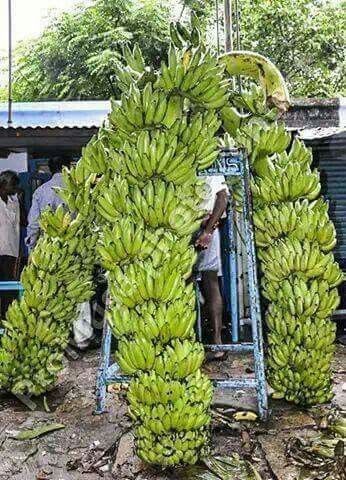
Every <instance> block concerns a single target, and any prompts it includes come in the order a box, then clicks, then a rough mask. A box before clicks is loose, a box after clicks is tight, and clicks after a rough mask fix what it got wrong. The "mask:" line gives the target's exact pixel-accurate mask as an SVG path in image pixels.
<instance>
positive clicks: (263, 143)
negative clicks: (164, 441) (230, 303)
mask: <svg viewBox="0 0 346 480" xmlns="http://www.w3.org/2000/svg"><path fill="white" fill-rule="evenodd" d="M255 57H256V55H255V56H254V57H253V58H255ZM223 62H224V63H225V64H226V65H227V71H228V73H235V72H236V70H235V69H236V68H238V67H242V68H244V69H245V70H246V69H248V73H249V74H250V75H251V76H254V77H256V76H258V75H262V73H263V72H265V69H263V70H262V73H260V68H259V67H258V66H256V65H254V64H251V62H249V64H248V65H245V63H244V62H243V59H242V55H240V56H239V57H238V56H237V53H236V52H235V54H234V56H233V57H232V54H231V55H230V56H229V57H228V56H225V57H223ZM260 63H261V62H260ZM268 65H269V64H268ZM274 73H275V72H274ZM275 76H276V80H275ZM272 81H273V83H271V82H272ZM275 83H276V85H275ZM268 85H269V87H268ZM268 85H266V87H265V88H266V91H264V92H263V95H262V96H260V95H259V94H258V93H257V92H256V90H255V89H252V91H251V92H250V93H249V92H246V93H245V95H244V96H243V95H240V94H239V95H238V96H236V95H235V94H233V96H232V95H231V98H233V99H235V106H234V105H227V106H225V107H224V108H223V109H222V111H221V118H222V120H223V124H224V128H225V129H226V131H228V132H230V133H232V134H233V136H234V137H235V139H236V142H237V144H238V145H239V146H241V147H244V148H246V150H247V151H248V154H249V158H250V162H251V167H252V174H253V178H252V181H251V189H252V194H253V200H254V217H253V220H254V225H255V238H256V244H257V247H258V251H257V254H258V258H259V261H260V267H261V271H262V273H263V276H262V280H261V286H262V294H263V296H264V297H265V298H266V299H267V301H268V303H269V304H268V307H267V312H266V323H267V325H268V329H269V333H268V344H269V354H268V358H267V365H268V370H267V377H268V381H269V383H270V385H271V386H272V387H273V388H274V389H275V394H274V395H275V396H276V397H278V398H283V397H284V398H285V399H286V400H288V401H292V402H294V403H297V404H302V405H313V404H316V403H324V402H328V401H329V400H330V399H331V398H332V386H331V378H332V374H331V361H332V358H333V353H334V349H335V347H334V341H335V325H334V324H333V323H332V322H331V321H330V320H329V318H330V317H331V315H332V314H333V312H334V310H335V309H336V308H337V306H338V304H339V295H338V291H337V288H336V287H337V286H338V285H339V284H340V283H341V282H342V281H343V278H344V276H343V273H342V272H341V270H340V268H339V266H338V264H337V263H336V262H335V261H334V257H333V254H332V253H331V252H332V250H333V248H334V246H335V244H336V234H335V227H334V225H333V223H332V222H331V221H330V219H329V215H328V202H326V201H324V200H323V199H322V198H318V197H319V194H320V188H321V186H320V181H319V174H318V172H317V171H316V170H314V171H312V170H311V163H312V154H311V151H310V150H309V149H307V148H306V147H305V146H304V144H303V143H302V142H301V141H299V140H298V139H295V140H294V141H293V142H292V143H291V137H290V135H289V133H288V132H286V130H285V127H284V125H283V124H278V123H277V122H276V119H275V118H274V114H275V111H274V110H271V111H270V110H269V111H268V109H267V108H266V105H265V100H263V98H265V97H266V96H268V95H269V96H272V93H270V90H268V88H269V89H270V88H273V90H272V92H276V93H277V96H276V98H275V96H274V99H273V100H274V102H272V103H274V104H275V105H276V107H278V108H280V107H286V105H287V102H286V100H287V99H288V97H287V94H286V89H285V87H284V86H283V85H282V79H281V77H280V76H278V75H276V74H275V75H274V76H272V77H269V83H268ZM280 85H281V86H280ZM268 92H269V93H268ZM261 97H262V98H261ZM256 99H258V103H257V104H256V103H255V100H256ZM235 107H237V108H244V109H245V110H246V111H247V113H246V114H241V113H240V112H239V111H238V110H237V108H235ZM290 143H291V146H290V147H289V145H290Z"/></svg>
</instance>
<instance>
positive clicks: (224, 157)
mask: <svg viewBox="0 0 346 480" xmlns="http://www.w3.org/2000/svg"><path fill="white" fill-rule="evenodd" d="M200 175H201V176H210V175H224V176H225V177H238V178H239V179H240V182H241V188H242V193H243V202H242V203H243V207H242V218H243V224H244V232H243V235H244V241H245V245H246V254H247V269H248V285H247V288H248V292H249V298H250V320H251V326H252V339H253V341H252V343H240V342H239V308H238V305H239V295H238V284H237V240H236V232H235V221H234V215H235V210H234V208H233V206H232V205H230V206H229V207H228V211H227V219H226V223H225V226H224V228H223V232H222V242H223V268H224V272H223V273H224V290H225V299H226V304H227V311H228V312H229V315H230V322H229V323H230V336H231V339H232V343H230V344H226V345H205V348H206V350H210V351H227V352H240V353H248V352H252V353H253V355H254V361H255V378H253V379H247V378H232V379H225V380H215V381H213V383H214V385H215V386H216V387H218V388H232V389H248V388H249V389H255V390H256V393H257V401H258V411H259V415H260V417H261V418H262V419H266V418H267V416H268V396H267V388H266V380H265V369H264V354H263V336H262V323H261V313H260V304H259V292H258V282H257V268H256V254H255V243H254V233H253V225H252V201H251V191H250V185H249V181H250V172H249V165H248V160H247V157H246V156H245V155H244V154H242V153H239V152H238V151H236V150H226V149H225V150H223V151H222V152H221V154H220V157H219V159H218V160H217V161H216V162H215V164H214V165H213V166H212V167H211V168H209V169H208V170H204V171H203V172H200ZM196 295H197V300H198V299H199V291H198V287H197V288H196ZM200 310H201V309H200V302H199V301H197V325H196V329H197V337H198V338H199V339H201V338H202V324H201V311H200ZM111 339H112V333H111V329H110V327H109V325H108V324H107V322H105V325H104V330H103V339H102V347H101V359H100V366H99V369H98V375H97V386H96V397H97V405H96V410H95V413H96V414H100V413H103V412H104V410H105V402H106V394H107V385H110V384H114V383H123V382H128V381H129V380H130V377H129V376H127V375H122V374H121V373H120V369H119V366H118V365H117V364H116V363H113V364H111V361H110V360H111Z"/></svg>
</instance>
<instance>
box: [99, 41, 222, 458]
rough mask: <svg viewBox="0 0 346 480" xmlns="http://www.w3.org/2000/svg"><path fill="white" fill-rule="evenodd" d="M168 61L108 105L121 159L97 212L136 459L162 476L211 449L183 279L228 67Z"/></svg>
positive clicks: (199, 357)
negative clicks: (167, 468)
mask: <svg viewBox="0 0 346 480" xmlns="http://www.w3.org/2000/svg"><path fill="white" fill-rule="evenodd" d="M177 35H178V33H177ZM125 57H126V60H127V65H126V66H125V67H124V68H125V71H129V69H132V70H134V71H139V70H140V69H141V68H142V67H141V66H142V63H143V62H142V60H141V59H140V58H138V50H136V51H133V52H129V51H127V52H126V56H125ZM136 57H137V59H136ZM168 57H169V58H168V63H167V64H166V63H162V65H161V69H160V71H159V72H157V73H156V77H155V79H154V81H148V82H146V83H145V84H143V83H141V81H140V80H139V79H138V80H137V81H135V80H134V78H135V76H134V75H133V76H132V80H131V82H130V84H128V85H127V86H125V84H124V93H123V94H122V97H121V102H120V104H117V103H114V104H113V108H112V112H111V114H110V117H109V126H108V127H106V129H105V131H104V132H103V142H104V143H105V144H108V145H112V146H113V149H114V150H113V158H114V159H115V160H114V161H113V162H109V163H108V164H109V165H110V175H109V178H110V180H109V181H108V182H105V183H103V182H102V181H101V182H100V183H99V185H98V187H97V189H98V197H97V205H96V210H97V213H98V215H99V216H100V218H101V217H102V223H103V224H104V226H103V228H102V233H101V236H100V242H99V245H98V255H99V257H100V259H101V264H102V265H103V267H104V268H105V269H107V271H108V281H109V293H110V300H111V303H110V308H109V312H108V322H109V324H110V326H111V328H112V331H113V333H114V335H115V336H116V337H117V339H118V341H119V347H118V351H117V361H118V363H119V365H120V367H121V369H122V371H123V372H124V373H126V374H130V375H133V377H134V378H133V380H132V382H131V383H130V387H129V391H128V401H129V414H130V416H131V418H132V419H133V421H134V425H135V435H136V446H137V453H138V455H139V456H140V457H141V458H142V459H143V460H145V461H146V462H148V463H152V464H157V465H162V466H173V465H178V464H194V463H196V462H197V460H198V459H199V458H200V456H201V455H203V454H204V453H205V452H206V451H207V448H208V442H209V423H210V414H209V407H210V403H211V399H212V387H211V383H210V381H209V379H208V378H207V377H206V376H205V375H204V374H202V373H201V370H200V368H201V365H202V362H203V359H204V350H203V346H202V345H200V344H199V343H196V341H195V334H194V324H195V320H196V318H195V293H194V289H193V285H192V284H191V283H190V284H187V283H186V281H187V279H188V278H189V277H190V276H191V273H192V267H193V265H194V263H195V260H196V254H195V251H194V248H193V246H192V245H191V235H192V234H193V233H194V232H195V231H196V230H197V229H198V228H199V225H200V222H201V218H202V216H203V212H201V211H200V208H199V205H200V203H201V201H202V199H203V198H204V195H205V191H204V183H203V181H202V180H200V179H199V178H198V177H197V171H198V170H199V169H203V168H206V167H208V166H209V165H211V164H212V163H213V161H214V160H215V159H216V158H217V156H218V142H217V138H216V133H217V131H218V129H219V127H220V121H219V120H218V117H217V115H216V108H218V107H220V106H223V105H225V103H226V102H227V98H228V94H227V87H228V81H225V79H224V78H223V67H222V66H218V65H217V61H216V59H215V57H213V56H212V55H211V54H210V53H209V52H207V51H204V50H203V49H202V48H199V47H198V46H196V47H193V46H191V45H190V46H189V48H187V49H182V48H180V49H179V48H177V46H174V45H173V44H172V45H171V46H170V49H169V56H168ZM137 62H138V65H137ZM211 80H212V84H211V85H210V81H211ZM198 87H199V88H198ZM107 138H108V139H107Z"/></svg>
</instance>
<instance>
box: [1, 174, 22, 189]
mask: <svg viewBox="0 0 346 480" xmlns="http://www.w3.org/2000/svg"><path fill="white" fill-rule="evenodd" d="M11 183H12V184H14V185H15V186H17V185H19V177H18V174H17V173H16V172H14V171H13V170H4V171H3V172H0V188H2V187H4V186H5V185H10V184H11Z"/></svg>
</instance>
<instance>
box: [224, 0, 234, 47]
mask: <svg viewBox="0 0 346 480" xmlns="http://www.w3.org/2000/svg"><path fill="white" fill-rule="evenodd" d="M224 7H225V10H224V11H225V52H231V51H232V50H233V31H232V30H233V27H232V0H224Z"/></svg>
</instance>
